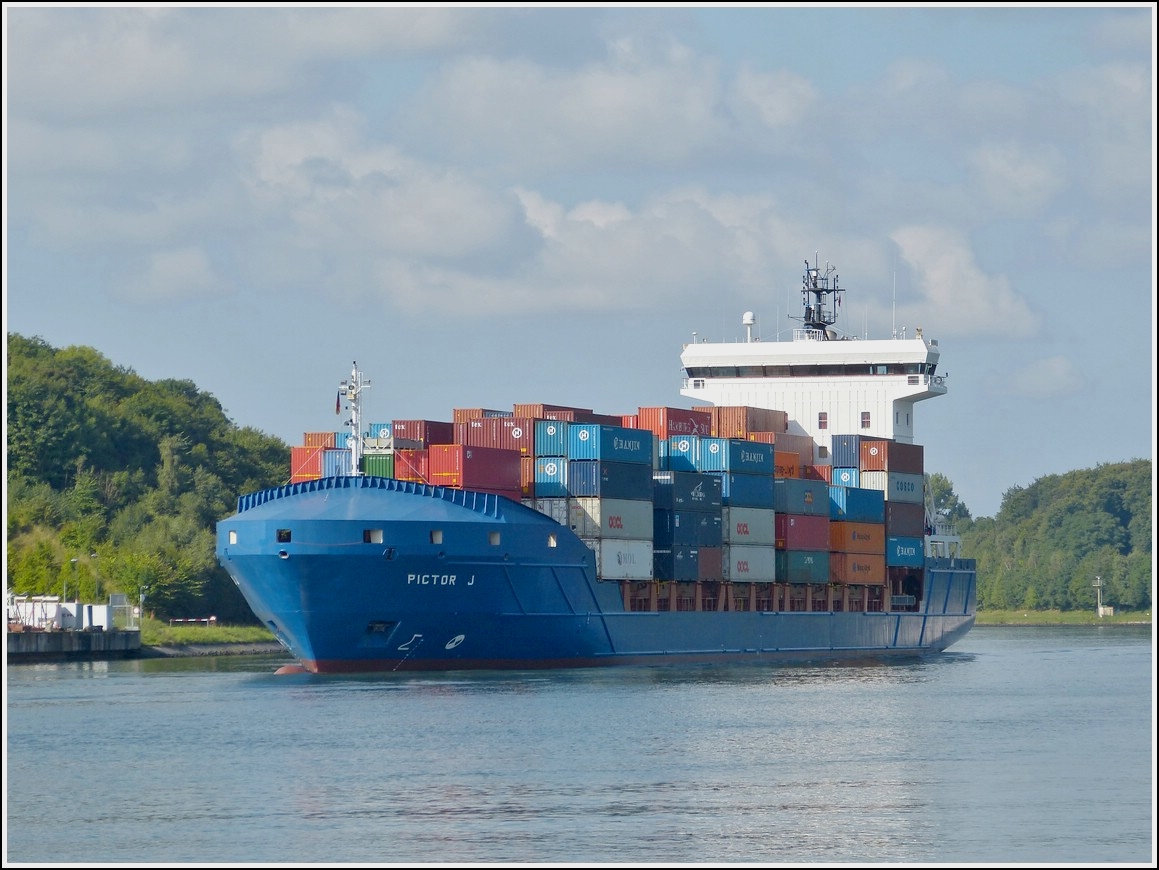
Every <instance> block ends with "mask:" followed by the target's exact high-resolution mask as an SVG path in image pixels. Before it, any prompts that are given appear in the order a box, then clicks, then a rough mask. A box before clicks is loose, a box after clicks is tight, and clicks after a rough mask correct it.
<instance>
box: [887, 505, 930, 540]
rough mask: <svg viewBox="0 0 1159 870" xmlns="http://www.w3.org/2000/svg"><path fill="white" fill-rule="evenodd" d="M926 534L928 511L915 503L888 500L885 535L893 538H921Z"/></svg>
mask: <svg viewBox="0 0 1159 870" xmlns="http://www.w3.org/2000/svg"><path fill="white" fill-rule="evenodd" d="M925 533H926V509H925V507H924V506H923V505H920V504H915V503H913V502H901V501H892V500H886V502H885V534H886V536H887V537H892V538H920V537H921V536H922V535H924V534H925Z"/></svg>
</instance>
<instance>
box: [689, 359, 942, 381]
mask: <svg viewBox="0 0 1159 870" xmlns="http://www.w3.org/2000/svg"><path fill="white" fill-rule="evenodd" d="M934 367H935V366H933V365H929V364H928V363H924V362H923V363H871V364H866V363H846V364H840V363H826V364H816V365H791V366H788V365H746V366H724V365H716V366H687V367H685V369H684V373H685V375H686V376H687V377H688V378H834V377H865V376H867V375H922V374H931V375H932V374H933V372H934Z"/></svg>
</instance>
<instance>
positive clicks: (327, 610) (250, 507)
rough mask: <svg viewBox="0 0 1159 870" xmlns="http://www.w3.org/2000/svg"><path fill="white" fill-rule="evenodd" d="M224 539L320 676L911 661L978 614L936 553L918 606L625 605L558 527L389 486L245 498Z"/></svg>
mask: <svg viewBox="0 0 1159 870" xmlns="http://www.w3.org/2000/svg"><path fill="white" fill-rule="evenodd" d="M217 538H218V540H217V557H218V559H219V561H220V562H221V564H222V565H223V566H224V567H225V569H226V571H227V572H228V573H229V575H230V576H231V577H232V578H233V580H234V582H235V583H237V585H238V587H239V588H240V590H241V592H242V594H243V595H244V596H245V598H246V600H247V601H248V602H249V604H250V607H251V608H252V609H253V611H254V613H255V614H256V615H257V616H258V617H259V618H260V619H261V620H262V622H263V623H264V624H265V625H266V626H268V627H269V628H270V629H271V630H272V631H273V632H274V633H275V635H276V636H277V637H278V638H279V639H280V640H281V641H282V642H283V643H284V644H285V645H286V646H287V647H288V648H289V650H290V651H291V652H292V653H293V654H294V655H295V656H296V657H297V658H298V659H299V661H300V662H301V663H302V665H303V666H304V667H305V668H306V669H307V670H310V671H313V672H317V673H346V672H375V671H396V670H455V669H467V668H507V669H510V668H560V667H590V666H603V665H621V664H631V665H638V664H661V663H663V664H676V663H712V662H720V663H724V662H761V661H768V662H775V661H793V660H798V661H800V660H817V659H842V658H858V657H864V656H886V655H908V656H912V655H920V654H925V653H932V652H940V651H942V650H944V649H945V648H946V647H948V646H950V645H951V644H953V643H954V642H956V641H957V640H959V639H960V638H961V637H963V636H964V635H965V634H966V633H967V632H968V631H969V630H970V628H971V627H972V626H973V624H974V615H975V570H974V562H973V560H970V559H929V560H927V561H926V570H925V572H924V588H923V590H922V595H921V596H920V598H919V602H920V603H919V605H918V607H917V610H916V611H914V612H884V613H866V612H791V613H790V612H766V611H735V612H728V611H725V612H717V611H712V612H632V611H630V610H628V609H626V608H625V604H624V599H625V596H624V594H623V590H622V587H621V583H620V581H617V580H611V581H606V580H600V579H598V578H597V574H596V562H595V554H594V553H593V552H592V550H590V549H589V548H588V547H587V546H586V545H585V544H584V542H583V541H581V540H580V539H579V538H578V537H576V536H575V534H574V533H572V532H571V531H570V530H569V529H567V528H565V527H563V526H561V525H559V524H558V523H556V522H555V521H554V520H552V519H551V518H549V517H547V516H544V515H542V514H540V513H538V512H536V511H534V510H532V509H530V508H528V507H525V506H523V505H521V504H519V503H517V502H514V501H511V500H509V499H506V498H503V497H501V496H496V495H490V494H484V493H476V492H471V491H465V490H458V489H450V488H443V487H433V486H426V485H423V484H415V483H407V482H403V481H397V480H391V479H388V478H381V477H364V476H353V477H332V478H323V479H321V480H317V481H311V482H308V483H297V484H291V485H289V486H284V487H278V488H275V489H269V490H263V491H261V492H258V493H253V494H251V495H247V496H243V497H242V498H241V499H239V502H238V512H237V514H235V515H234V516H232V517H230V518H228V519H226V520H223V521H222V522H221V523H219V524H218V530H217Z"/></svg>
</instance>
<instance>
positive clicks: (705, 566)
mask: <svg viewBox="0 0 1159 870" xmlns="http://www.w3.org/2000/svg"><path fill="white" fill-rule="evenodd" d="M723 578H724V548H723V547H697V553H696V579H697V580H722V579H723Z"/></svg>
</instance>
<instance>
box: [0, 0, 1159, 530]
mask: <svg viewBox="0 0 1159 870" xmlns="http://www.w3.org/2000/svg"><path fill="white" fill-rule="evenodd" d="M1154 14H1155V13H1154V7H1153V5H1151V4H1136V5H1124V6H1118V7H1114V6H1109V7H1108V6H1099V7H1089V8H1084V7H1078V6H1074V7H1072V6H1054V7H1041V6H1037V5H1035V6H1028V7H1010V8H1003V7H992V6H981V7H958V8H942V7H940V6H939V7H929V8H926V7H920V6H912V7H911V6H897V7H877V8H865V7H860V6H859V7H856V8H839V7H780V6H738V7H731V8H718V7H716V6H712V7H707V6H704V7H701V6H671V7H654V6H651V5H649V6H642V7H626V6H606V7H595V6H592V7H586V6H573V7H554V8H553V7H540V8H535V7H531V8H524V7H511V8H488V7H477V6H466V7H458V8H455V7H442V6H431V7H422V6H417V7H409V8H395V7H381V6H380V7H357V8H346V9H334V10H330V9H323V8H310V7H293V6H288V7H280V8H265V7H261V8H245V7H229V6H222V7H197V8H182V7H156V8H140V7H129V8H112V7H109V8H104V7H53V6H22V5H20V4H9V5H6V6H5V7H4V28H5V34H4V36H5V78H4V84H5V141H4V156H5V236H4V238H5V249H4V266H5V280H4V287H5V294H4V299H5V323H6V328H7V330H8V331H9V332H17V333H20V334H22V335H26V336H32V335H37V336H40V337H42V338H43V339H44V340H45V341H47V342H48V343H49V344H51V345H53V346H56V347H65V346H68V345H86V346H91V347H93V348H96V349H97V350H98V351H99V352H100V353H102V354H103V355H104V356H106V357H107V358H108V359H109V360H110V361H111V362H113V363H114V364H116V365H119V366H124V367H127V368H130V369H132V370H133V371H135V372H137V373H138V374H139V375H141V376H142V377H145V378H148V379H151V380H154V379H160V378H182V379H189V380H192V381H193V382H195V383H196V384H197V385H198V387H199V388H201V389H202V390H205V391H208V392H209V393H212V394H213V395H214V396H215V397H216V398H217V399H218V400H219V401H220V402H221V403H222V406H223V407H224V408H225V410H226V413H227V414H228V415H229V417H230V419H231V420H233V421H234V422H235V423H237V424H238V425H241V426H253V427H256V428H258V429H261V430H263V431H265V432H268V433H270V434H272V435H276V436H278V437H280V438H283V439H284V440H286V441H287V442H289V443H300V441H301V437H302V433H304V432H307V431H318V430H326V429H332V428H336V424H335V420H336V418H335V416H334V413H333V410H332V408H333V401H334V394H335V389H336V386H337V383H338V381H340V380H341V379H342V378H344V377H345V376H346V375H347V374H348V373H349V370H350V364H351V362H352V361H354V360H357V361H358V364H359V367H360V368H362V369H363V370H364V371H365V372H366V374H367V375H368V376H369V377H370V378H371V380H372V387H371V389H370V391H369V392H368V393H367V399H366V401H367V416H368V418H369V419H370V420H373V421H379V420H381V421H387V420H390V419H395V418H429V419H440V420H448V419H450V416H451V409H452V408H455V407H489V408H509V407H510V406H511V405H512V404H513V403H516V402H546V403H557V404H567V405H578V406H583V407H591V408H594V409H595V410H596V411H599V412H601V413H609V414H611V413H631V412H634V411H635V409H636V408H637V407H639V406H641V405H674V406H682V407H688V406H689V404H690V403H689V402H688V400H686V399H685V398H684V397H682V396H681V395H680V393H679V390H680V382H681V370H680V364H679V354H680V350H681V346H682V344H683V343H684V342H687V341H689V340H690V339H691V336H692V333H693V332H696V333H697V334H698V335H699V336H701V337H709V338H720V339H724V340H733V339H737V338H740V337H742V336H743V329H742V327H741V315H742V313H743V312H745V311H749V310H751V311H753V312H755V313H756V315H757V318H758V330H759V332H760V334H761V337H762V338H763V340H766V341H768V340H773V339H774V338H775V337H776V336H777V334H778V333H780V332H782V331H784V330H789V329H791V328H792V326H794V325H795V324H794V322H793V321H791V320H789V315H790V314H793V315H796V314H799V311H798V308H799V304H800V294H799V292H798V288H799V284H800V277H801V275H800V273H801V266H802V264H803V261H804V260H805V259H806V258H812V257H813V256H814V255H817V254H819V256H820V258H821V259H822V260H826V261H829V262H832V263H834V264H836V265H837V267H838V270H839V273H840V275H841V282H842V284H843V286H845V287H846V288H847V290H848V292H847V294H846V298H845V305H844V306H843V311H844V314H845V317H846V318H847V320H846V322H845V323H844V326H845V327H846V328H847V329H849V330H850V331H852V332H855V333H857V334H864V335H868V336H869V337H871V338H884V337H887V336H888V335H889V334H890V332H891V330H892V329H893V328H894V327H895V326H896V327H898V328H900V327H901V326H905V327H907V329H909V330H911V334H912V329H913V328H914V327H917V326H920V327H922V329H923V332H924V334H925V335H927V336H929V337H933V338H937V339H938V340H939V342H940V345H941V349H942V362H941V365H940V372H945V373H948V375H949V379H948V387H949V394H948V395H947V396H946V397H943V398H940V399H936V400H932V401H930V402H926V403H923V404H922V405H920V406H919V407H918V409H917V410H918V414H917V418H916V432H917V440H918V441H920V442H921V443H923V444H925V445H926V464H927V469H928V470H930V471H937V472H941V473H943V474H945V475H946V476H948V477H949V478H950V479H951V480H952V481H953V483H954V487H955V490H956V491H957V493H958V494H959V496H960V497H961V498H962V499H963V501H964V502H965V503H966V505H967V507H968V508H969V509H970V510H971V512H972V513H973V514H974V516H992V515H994V514H995V513H996V512H997V510H998V508H999V506H1000V504H1001V498H1002V495H1003V493H1004V492H1006V491H1007V490H1008V489H1010V488H1011V487H1013V486H1026V485H1028V484H1030V483H1032V482H1033V481H1034V480H1036V479H1037V478H1039V477H1041V476H1043V475H1047V474H1058V473H1064V472H1066V471H1070V470H1073V469H1076V468H1089V467H1094V466H1095V465H1098V464H1099V463H1104V462H1119V461H1125V460H1129V459H1134V458H1153V453H1154V442H1155V430H1154V419H1155V418H1154V407H1155V405H1154V399H1155V389H1154V374H1153V372H1154V368H1155V332H1154V327H1153V323H1154V319H1155V310H1154V299H1155V286H1156V285H1155V277H1154V276H1155V269H1154V267H1155V223H1154V218H1155V178H1154V174H1153V166H1154V163H1155V156H1156V154H1155V140H1154V133H1155V117H1154V102H1155V93H1154V84H1155V68H1154V56H1155V17H1154ZM895 288H896V289H895Z"/></svg>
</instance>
